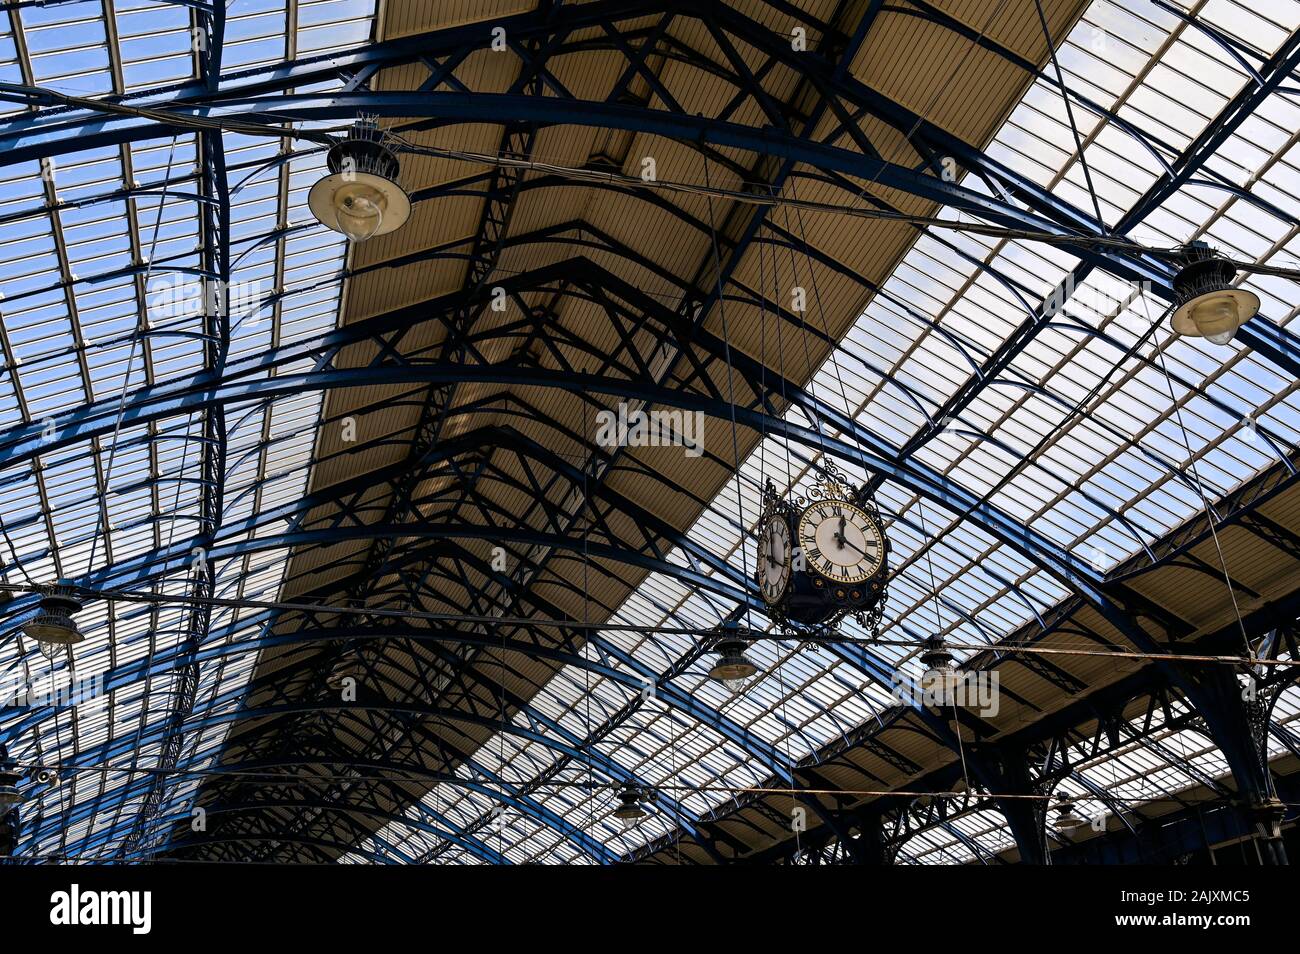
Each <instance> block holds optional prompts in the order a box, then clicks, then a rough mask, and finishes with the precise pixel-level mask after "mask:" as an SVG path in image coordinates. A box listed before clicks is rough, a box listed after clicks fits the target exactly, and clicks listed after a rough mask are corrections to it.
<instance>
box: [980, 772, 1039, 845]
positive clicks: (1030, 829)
mask: <svg viewBox="0 0 1300 954" xmlns="http://www.w3.org/2000/svg"><path fill="white" fill-rule="evenodd" d="M983 763H984V765H983V767H984V773H985V774H986V775H987V776H988V778H987V784H989V785H990V787H991V788H992V790H993V801H994V802H995V803H996V804H997V806H998V811H1000V812H1001V813H1002V816H1003V817H1004V818H1005V819H1006V820H1007V827H1009V828H1010V829H1011V834H1012V836H1013V837H1014V838H1015V839H1016V847H1017V848H1018V849H1019V851H1020V863H1021V864H1026V865H1046V864H1051V857H1050V856H1049V855H1048V853H1047V802H1046V800H1045V799H1042V798H1034V797H1030V796H1036V795H1041V794H1043V792H1042V790H1041V787H1040V786H1039V784H1038V781H1037V780H1036V779H1035V778H1034V773H1033V771H1032V770H1031V769H1030V767H1029V756H1028V753H1026V752H1025V751H1024V750H1011V749H1004V748H994V749H991V750H988V749H986V750H985V751H984V753H983Z"/></svg>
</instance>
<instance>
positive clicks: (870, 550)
mask: <svg viewBox="0 0 1300 954" xmlns="http://www.w3.org/2000/svg"><path fill="white" fill-rule="evenodd" d="M799 546H800V548H801V549H802V550H803V554H804V560H805V561H806V564H807V567H808V569H810V570H813V571H814V572H816V573H817V574H819V575H820V576H824V577H825V578H826V579H828V580H830V581H831V582H832V583H862V582H865V581H866V580H868V579H870V578H871V577H872V576H874V575H875V574H876V572H877V571H878V570H879V569H880V565H881V564H882V563H883V562H884V559H885V542H884V539H883V538H882V535H881V531H880V525H879V524H877V523H876V521H875V520H873V519H872V518H871V517H870V516H868V515H867V512H866V511H865V510H862V509H861V508H860V507H855V506H854V505H853V504H851V503H846V502H845V501H843V500H822V501H818V502H817V503H815V504H813V505H811V506H810V507H808V508H807V509H806V510H804V512H803V513H802V514H801V515H800V517H799Z"/></svg>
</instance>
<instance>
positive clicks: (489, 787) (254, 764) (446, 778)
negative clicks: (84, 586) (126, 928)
mask: <svg viewBox="0 0 1300 954" xmlns="http://www.w3.org/2000/svg"><path fill="white" fill-rule="evenodd" d="M96 748H97V749H101V750H102V749H104V748H105V747H104V746H98V747H96ZM110 748H111V747H110ZM118 748H122V747H121V746H118ZM129 750H130V748H129V747H127V748H126V749H124V751H129ZM104 757H105V758H107V757H108V756H104ZM69 762H70V769H71V770H72V771H75V770H76V765H78V764H85V765H88V766H95V765H99V764H101V759H100V756H99V754H98V753H97V752H94V751H87V752H81V753H78V754H77V756H76V757H75V759H72V760H69ZM465 764H466V765H467V766H468V767H469V768H470V770H471V771H472V773H473V775H472V776H471V777H470V778H465V777H463V776H461V775H457V774H450V773H447V772H441V771H436V770H433V769H430V768H428V767H427V766H424V765H409V764H405V763H400V762H391V761H376V760H367V759H360V758H357V757H355V756H343V755H330V756H327V757H310V758H302V757H298V758H272V759H257V760H249V761H245V762H241V763H236V764H231V765H214V766H210V767H200V766H198V765H197V764H191V762H189V761H187V762H183V763H181V764H180V765H178V766H177V767H176V771H178V772H189V771H202V772H203V773H204V774H207V775H210V776H213V777H221V776H231V775H259V774H262V773H266V774H268V776H269V775H271V774H272V773H274V772H277V771H280V770H288V771H289V772H291V773H292V774H291V775H286V776H284V777H283V778H279V779H276V778H273V779H272V781H273V782H281V781H294V780H296V781H306V782H310V781H312V778H313V777H312V776H311V775H305V774H303V773H302V769H304V768H306V767H308V766H340V767H346V768H349V769H355V770H358V771H365V772H371V773H384V772H391V773H394V775H395V777H394V778H393V779H392V780H393V781H402V780H403V779H404V778H413V779H419V780H421V781H423V782H427V783H429V784H446V785H452V786H457V787H460V788H465V789H468V790H470V791H473V792H476V793H477V794H479V795H482V796H483V797H485V798H488V799H491V800H492V801H494V802H499V803H501V804H504V805H508V806H510V807H511V808H513V809H515V810H516V811H518V812H519V813H520V814H523V815H527V816H529V817H530V818H532V819H534V820H535V821H536V822H537V823H538V824H539V825H542V826H544V827H547V828H552V829H554V830H555V831H556V832H557V833H559V834H560V835H562V836H563V837H564V838H566V839H568V840H569V841H571V842H572V843H573V844H574V846H575V847H577V848H578V849H579V850H580V851H582V852H583V853H584V854H587V855H590V856H591V857H592V858H594V859H596V860H597V861H599V862H601V863H602V864H608V863H610V862H611V861H613V860H614V859H615V857H616V856H615V855H614V854H613V852H611V851H610V850H609V849H608V848H606V847H605V846H604V845H603V844H601V843H600V842H598V841H596V840H595V839H593V838H591V837H590V836H589V835H587V834H586V833H585V832H583V831H581V830H579V829H576V828H574V826H572V825H571V824H569V823H568V822H567V821H566V820H565V819H564V818H563V817H561V816H560V815H557V814H556V813H555V812H553V811H551V810H550V809H548V808H547V807H546V806H545V805H543V804H541V803H540V802H537V801H536V800H535V799H533V798H531V797H529V796H528V795H524V794H518V793H516V792H515V791H514V784H513V783H511V782H507V781H505V780H504V779H502V778H500V777H499V776H497V775H495V774H494V773H492V772H490V771H488V770H487V769H486V768H484V767H483V766H481V765H479V764H478V763H476V762H474V761H473V760H472V759H470V760H467V761H466V763H465ZM122 771H124V772H125V771H127V770H126V769H123V770H122ZM481 779H482V780H481ZM484 780H485V781H484ZM142 787H143V786H141V788H142ZM91 808H92V806H91V805H89V804H84V805H81V806H79V807H78V808H77V809H75V810H74V811H73V812H72V813H71V814H70V815H69V817H68V819H67V823H68V824H70V825H75V824H77V823H78V822H81V821H85V820H86V819H87V818H90V817H91ZM51 827H53V826H52V824H49V823H47V824H43V825H41V826H40V827H39V828H38V829H33V830H31V831H28V832H24V833H23V834H24V842H30V841H34V840H39V838H40V837H41V836H42V835H43V834H44V832H45V831H47V830H49V829H50V828H51Z"/></svg>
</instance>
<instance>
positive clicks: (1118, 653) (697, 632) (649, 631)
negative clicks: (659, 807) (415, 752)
mask: <svg viewBox="0 0 1300 954" xmlns="http://www.w3.org/2000/svg"><path fill="white" fill-rule="evenodd" d="M76 589H77V591H78V593H79V594H80V595H82V596H84V597H86V598H87V599H104V600H110V601H112V600H121V601H125V602H135V603H159V604H164V603H173V602H175V603H201V604H205V605H211V606H218V607H223V608H228V609H268V610H277V611H281V612H285V611H288V612H295V611H296V612H303V613H307V614H312V613H323V614H326V615H330V614H338V615H351V616H374V617H379V618H384V619H399V620H408V621H414V620H418V621H421V622H445V623H465V624H474V625H486V626H507V627H520V628H528V627H533V628H538V629H573V630H604V631H608V632H620V633H635V634H643V635H652V636H695V637H697V638H709V637H713V636H716V635H717V628H716V627H706V626H643V625H636V624H632V623H613V622H610V623H593V622H584V621H582V620H568V619H564V620H554V619H539V618H533V617H523V616H478V615H472V614H463V613H434V612H424V611H416V610H389V609H382V608H378V607H375V608H367V607H364V606H325V605H320V604H315V603H293V602H271V601H266V600H249V599H228V598H222V597H197V596H192V595H186V594H181V595H170V594H163V593H152V592H125V591H117V590H104V591H97V590H92V589H88V588H85V587H77V588H76ZM5 590H8V591H11V592H12V591H17V592H24V593H25V592H33V591H40V588H39V587H28V586H24V585H21V584H0V591H5ZM457 635H458V634H457V633H456V631H454V630H435V629H432V628H431V629H430V637H431V638H434V637H436V638H438V639H440V640H454V639H455V638H456V637H457ZM465 635H470V634H465ZM736 635H737V636H739V637H743V638H744V639H747V640H750V641H756V640H775V641H778V642H782V641H787V639H788V637H786V636H784V635H782V634H774V633H769V632H766V631H763V630H738V631H737V632H736ZM375 636H376V637H382V636H383V630H378V631H376V633H375ZM341 638H343V639H348V638H352V639H355V638H358V637H355V636H353V637H341ZM799 638H800V640H801V641H803V642H808V643H818V644H839V645H853V644H862V645H869V646H906V647H916V646H920V645H922V644H923V643H924V640H922V639H917V638H892V637H881V638H879V639H872V640H861V639H846V638H845V637H843V636H839V635H835V636H828V635H821V634H817V633H811V632H810V633H806V634H801V636H800V637H799ZM947 645H948V646H949V648H950V649H962V650H968V651H970V652H995V653H1038V654H1044V655H1067V656H1093V657H1103V658H1110V659H1134V660H1149V659H1162V660H1166V661H1169V660H1174V661H1177V662H1188V663H1222V664H1225V665H1242V664H1250V665H1259V666H1271V667H1283V668H1285V667H1292V666H1300V660H1290V659H1266V658H1261V657H1254V656H1250V657H1241V656H1223V655H1214V654H1207V653H1185V654H1173V653H1147V652H1140V651H1137V650H1132V651H1130V650H1112V649H1085V648H1075V647H1070V646H1036V645H1030V644H1027V643H1016V642H999V643H965V642H963V643H953V642H950V643H948V644H947Z"/></svg>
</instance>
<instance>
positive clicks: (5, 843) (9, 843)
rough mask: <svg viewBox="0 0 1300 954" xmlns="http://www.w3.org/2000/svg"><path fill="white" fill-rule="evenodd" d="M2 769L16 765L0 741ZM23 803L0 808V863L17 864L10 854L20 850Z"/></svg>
mask: <svg viewBox="0 0 1300 954" xmlns="http://www.w3.org/2000/svg"><path fill="white" fill-rule="evenodd" d="M0 770H6V771H13V770H14V765H13V762H12V761H11V760H10V758H9V749H8V748H6V746H5V744H4V743H3V742H0ZM21 805H22V803H21V802H18V803H17V804H15V805H13V806H12V807H11V808H9V809H7V810H6V809H3V808H0V865H6V864H16V862H14V861H12V860H11V858H10V856H11V855H14V854H16V853H17V851H18V834H19V820H20V819H19V814H18V809H19V806H21Z"/></svg>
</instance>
